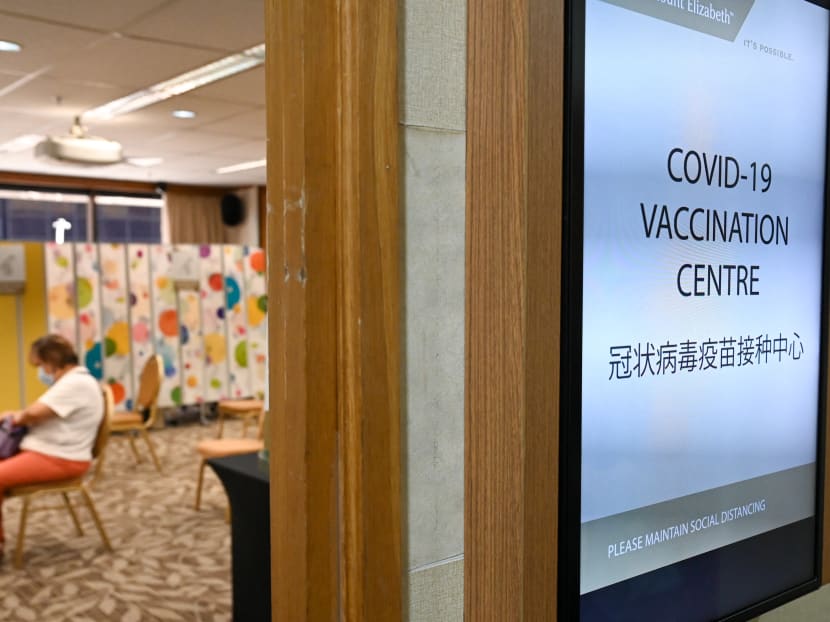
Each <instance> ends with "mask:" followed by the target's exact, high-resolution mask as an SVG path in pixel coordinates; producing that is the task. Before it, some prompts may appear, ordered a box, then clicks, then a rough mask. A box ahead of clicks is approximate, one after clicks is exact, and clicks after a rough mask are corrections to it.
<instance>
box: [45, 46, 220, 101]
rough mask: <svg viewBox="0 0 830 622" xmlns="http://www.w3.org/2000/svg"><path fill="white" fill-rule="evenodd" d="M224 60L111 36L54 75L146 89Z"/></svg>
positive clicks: (63, 64) (59, 66)
mask: <svg viewBox="0 0 830 622" xmlns="http://www.w3.org/2000/svg"><path fill="white" fill-rule="evenodd" d="M221 57H222V54H221V53H217V52H206V51H204V50H195V49H193V48H188V47H183V46H180V45H172V44H168V43H155V42H149V41H139V40H136V39H130V38H128V37H115V36H110V37H107V38H105V39H101V40H99V41H98V42H97V43H96V45H94V46H91V47H89V48H87V49H85V50H83V51H82V52H81V53H78V54H75V55H73V56H72V57H71V58H69V59H67V60H65V61H63V60H62V61H58V59H57V58H56V59H55V60H56V62H55V66H54V69H53V70H52V71H51V72H50V75H51V76H53V77H56V78H61V79H64V80H85V81H94V82H103V83H105V84H115V85H119V86H125V87H130V88H134V89H142V88H146V87H148V86H151V85H153V84H156V83H157V82H161V81H163V80H167V79H168V78H172V77H174V76H177V75H179V74H181V73H184V72H185V71H189V70H191V69H195V68H196V67H201V66H202V65H206V64H207V63H210V62H213V61H215V60H217V59H219V58H221Z"/></svg>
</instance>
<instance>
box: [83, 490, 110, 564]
mask: <svg viewBox="0 0 830 622" xmlns="http://www.w3.org/2000/svg"><path fill="white" fill-rule="evenodd" d="M81 494H82V495H83V496H84V501H86V506H87V507H88V508H89V513H90V514H92V520H93V521H94V522H95V527H96V528H97V529H98V533H99V534H101V540H102V541H103V542H104V547H105V548H106V549H107V550H108V551H112V545H111V544H110V539H109V538H108V537H107V532H106V531H104V525H102V524H101V519H100V517H99V516H98V511H97V510H96V509H95V504H94V503H93V502H92V497H91V496H90V495H89V491H87V489H86V486H84V485H83V484H82V485H81Z"/></svg>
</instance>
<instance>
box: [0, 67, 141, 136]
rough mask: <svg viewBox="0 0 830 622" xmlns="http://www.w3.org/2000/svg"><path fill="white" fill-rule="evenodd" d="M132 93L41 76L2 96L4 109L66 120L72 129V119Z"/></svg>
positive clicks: (106, 86)
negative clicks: (85, 111)
mask: <svg viewBox="0 0 830 622" xmlns="http://www.w3.org/2000/svg"><path fill="white" fill-rule="evenodd" d="M0 80H2V76H0ZM0 84H2V82H0ZM129 92H130V89H128V88H125V87H115V86H109V85H106V84H99V83H92V84H90V83H85V82H75V81H64V80H57V79H55V78H52V77H48V76H41V77H39V78H36V79H34V80H32V81H30V82H28V83H26V84H24V85H23V86H21V87H20V88H17V89H15V90H14V91H12V92H10V93H7V94H6V95H0V109H2V110H15V109H17V110H21V111H27V112H30V113H32V114H36V115H38V116H42V117H48V118H63V119H65V120H66V126H67V129H68V128H69V125H70V124H71V121H72V119H73V118H74V117H75V116H76V115H78V114H80V113H81V112H83V111H84V110H89V109H90V108H93V107H95V106H98V105H100V104H103V103H106V102H108V101H111V100H113V99H117V98H118V97H123V96H124V95H126V94H127V93H129Z"/></svg>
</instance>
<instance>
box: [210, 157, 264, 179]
mask: <svg viewBox="0 0 830 622" xmlns="http://www.w3.org/2000/svg"><path fill="white" fill-rule="evenodd" d="M263 166H265V160H252V161H250V162H240V163H239V164H232V165H231V166H223V167H222V168H217V169H216V173H217V174H218V175H224V174H225V173H238V172H239V171H249V170H251V169H252V168H262V167H263Z"/></svg>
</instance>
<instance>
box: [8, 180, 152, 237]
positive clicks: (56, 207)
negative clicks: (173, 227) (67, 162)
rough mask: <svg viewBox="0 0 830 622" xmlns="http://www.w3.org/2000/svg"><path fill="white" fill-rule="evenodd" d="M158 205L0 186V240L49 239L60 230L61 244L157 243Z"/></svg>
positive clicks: (143, 199) (146, 200)
mask: <svg viewBox="0 0 830 622" xmlns="http://www.w3.org/2000/svg"><path fill="white" fill-rule="evenodd" d="M163 205H164V201H163V199H160V198H158V197H147V196H144V197H134V196H111V195H95V196H94V197H93V196H91V195H89V194H82V193H60V192H39V191H30V190H4V189H0V240H21V241H42V242H50V241H55V240H56V233H57V231H58V230H59V229H60V230H62V231H63V234H64V238H63V239H64V240H65V241H66V242H86V241H96V242H111V243H116V242H121V243H129V242H136V243H145V244H158V243H160V242H161V212H162V206H163ZM60 219H64V220H65V221H66V223H65V226H61V225H64V223H60V224H58V223H59V221H60ZM56 225H58V226H57V227H56Z"/></svg>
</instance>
